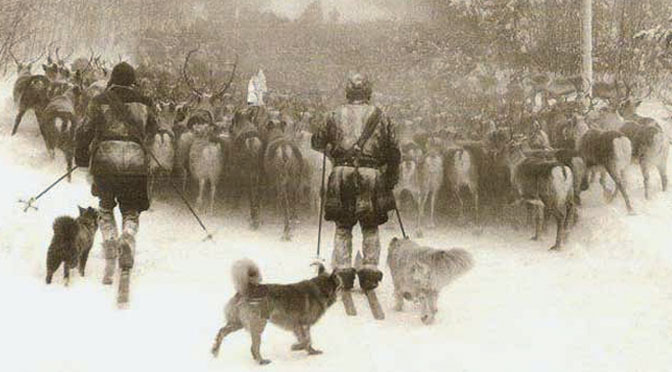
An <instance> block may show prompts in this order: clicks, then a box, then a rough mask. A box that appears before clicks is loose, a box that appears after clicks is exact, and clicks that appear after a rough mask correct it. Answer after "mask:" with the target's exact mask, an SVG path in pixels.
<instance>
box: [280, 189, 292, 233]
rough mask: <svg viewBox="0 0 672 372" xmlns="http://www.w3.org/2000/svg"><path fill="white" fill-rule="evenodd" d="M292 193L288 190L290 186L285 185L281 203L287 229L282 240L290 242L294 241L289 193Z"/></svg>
mask: <svg viewBox="0 0 672 372" xmlns="http://www.w3.org/2000/svg"><path fill="white" fill-rule="evenodd" d="M290 192H291V191H290V190H288V185H287V184H285V185H284V187H283V191H282V195H281V199H282V200H281V203H282V212H283V214H284V219H285V221H284V222H285V228H284V231H283V237H282V239H283V240H284V241H290V240H291V239H292V236H291V232H292V228H291V225H292V216H291V209H290V206H289V204H290V203H289V193H290Z"/></svg>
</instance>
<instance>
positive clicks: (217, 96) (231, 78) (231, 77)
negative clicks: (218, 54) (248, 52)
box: [212, 54, 238, 99]
mask: <svg viewBox="0 0 672 372" xmlns="http://www.w3.org/2000/svg"><path fill="white" fill-rule="evenodd" d="M237 68H238V54H236V59H235V61H234V62H233V69H232V70H231V75H230V76H229V81H227V82H226V84H225V85H224V87H223V88H222V89H221V90H220V91H219V92H217V93H215V94H214V95H213V96H212V98H213V99H216V98H219V97H221V96H223V95H224V94H225V93H226V91H227V90H229V88H230V87H231V83H232V82H233V79H234V77H235V76H236V69H237Z"/></svg>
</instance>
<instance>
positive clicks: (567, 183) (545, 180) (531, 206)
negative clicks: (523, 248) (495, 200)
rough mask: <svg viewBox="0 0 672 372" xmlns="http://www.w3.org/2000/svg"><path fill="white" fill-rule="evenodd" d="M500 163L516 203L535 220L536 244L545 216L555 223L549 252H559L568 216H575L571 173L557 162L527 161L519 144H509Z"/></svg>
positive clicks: (563, 239) (536, 159) (564, 236)
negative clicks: (555, 229)
mask: <svg viewBox="0 0 672 372" xmlns="http://www.w3.org/2000/svg"><path fill="white" fill-rule="evenodd" d="M499 158H500V161H501V162H502V164H504V165H505V166H506V167H508V169H509V175H510V178H511V184H512V185H513V187H514V190H515V194H516V196H517V200H516V203H524V204H525V205H526V206H527V208H528V211H530V212H532V213H533V215H534V217H535V234H534V236H533V237H532V239H533V240H538V239H539V238H540V236H541V232H542V230H543V220H544V212H545V211H546V212H548V213H549V214H551V215H552V216H553V217H554V218H555V220H556V222H557V231H556V238H555V244H554V245H553V246H552V247H551V248H550V249H551V250H559V249H562V247H563V244H564V242H565V240H566V237H567V232H568V225H569V222H570V216H572V215H573V214H574V211H573V208H574V190H573V187H574V181H573V178H574V177H573V174H572V170H571V169H570V168H569V167H568V166H566V165H564V164H562V163H559V162H555V161H548V160H544V159H538V158H529V157H526V156H525V154H524V152H523V147H522V143H520V142H515V141H511V142H510V143H509V144H507V146H505V147H504V149H503V151H502V152H501V154H500V156H499Z"/></svg>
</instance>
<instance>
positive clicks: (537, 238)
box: [530, 235, 539, 242]
mask: <svg viewBox="0 0 672 372" xmlns="http://www.w3.org/2000/svg"><path fill="white" fill-rule="evenodd" d="M530 240H532V241H533V242H536V241H537V240H539V237H538V236H536V235H535V236H533V237H531V238H530Z"/></svg>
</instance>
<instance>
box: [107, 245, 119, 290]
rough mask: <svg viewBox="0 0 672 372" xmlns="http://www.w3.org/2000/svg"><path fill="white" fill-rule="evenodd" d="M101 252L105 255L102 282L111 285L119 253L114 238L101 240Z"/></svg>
mask: <svg viewBox="0 0 672 372" xmlns="http://www.w3.org/2000/svg"><path fill="white" fill-rule="evenodd" d="M103 253H104V255H105V273H104V275H103V284H104V285H111V284H112V282H113V281H114V279H113V278H114V271H115V270H116V268H117V256H118V255H119V246H118V245H117V242H116V240H108V241H105V242H103Z"/></svg>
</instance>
